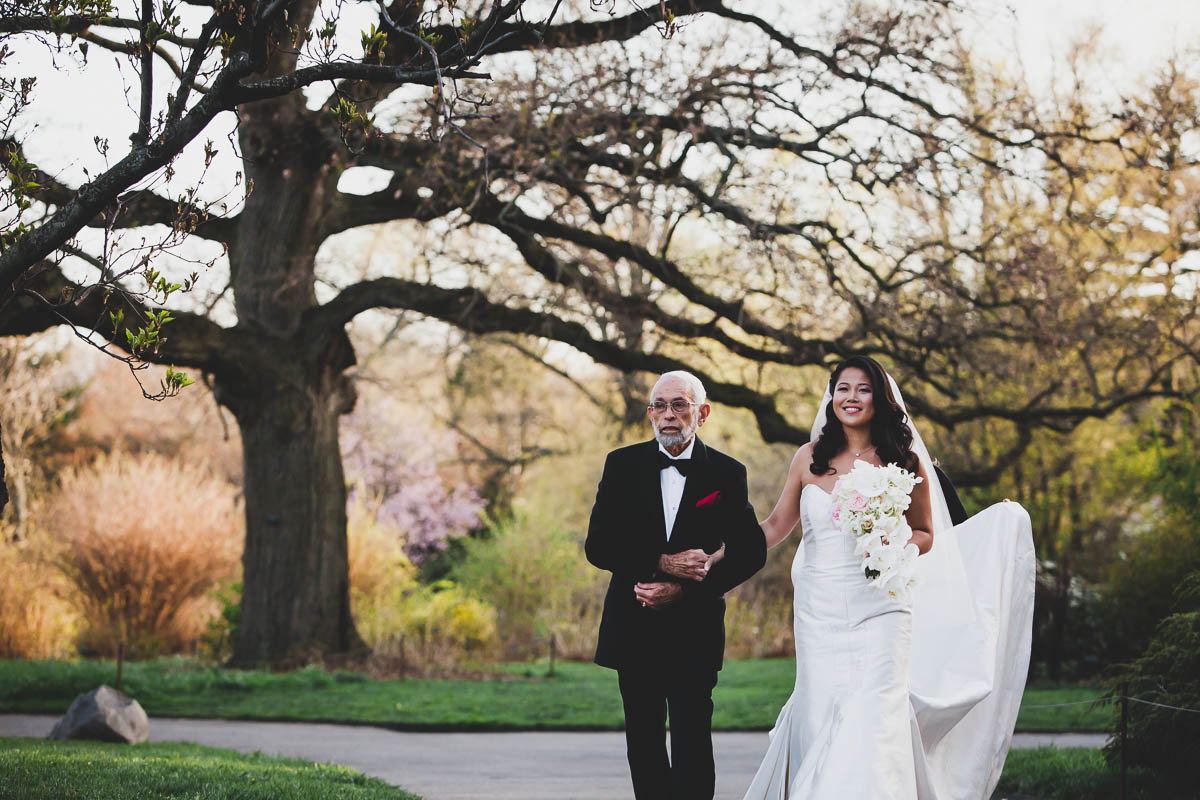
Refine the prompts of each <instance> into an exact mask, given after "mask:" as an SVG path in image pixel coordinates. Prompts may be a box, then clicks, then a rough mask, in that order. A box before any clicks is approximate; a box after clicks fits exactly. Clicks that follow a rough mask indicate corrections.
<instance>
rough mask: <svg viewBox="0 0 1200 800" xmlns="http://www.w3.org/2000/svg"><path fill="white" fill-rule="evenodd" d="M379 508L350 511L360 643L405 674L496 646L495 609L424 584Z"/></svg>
mask: <svg viewBox="0 0 1200 800" xmlns="http://www.w3.org/2000/svg"><path fill="white" fill-rule="evenodd" d="M376 511H377V509H373V508H370V507H368V506H367V505H365V504H363V503H356V504H354V505H352V506H351V508H350V515H349V517H350V519H349V525H348V527H347V532H348V539H349V547H350V605H351V610H352V612H353V614H354V622H355V625H357V627H358V631H359V633H360V634H361V635H362V637H363V639H364V640H365V641H366V642H367V644H368V645H370V646H371V649H372V650H373V651H374V653H375V655H376V656H378V657H379V658H380V659H381V660H382V661H385V662H387V663H388V664H390V665H391V666H393V667H395V668H397V669H399V670H400V671H402V672H408V671H410V670H412V669H414V668H415V669H416V671H418V672H430V671H439V670H444V669H451V668H453V667H454V666H455V665H456V664H458V663H459V662H461V661H463V660H466V659H468V658H471V657H479V656H481V655H483V654H484V653H485V652H486V650H487V648H489V647H490V646H492V645H493V644H494V642H495V636H496V611H495V609H493V608H492V607H491V606H490V605H488V603H486V602H484V601H483V600H480V599H479V597H478V596H477V595H476V593H474V592H472V591H469V590H468V589H467V588H466V587H464V586H461V585H458V584H456V583H455V582H453V581H449V580H442V581H436V582H434V583H432V584H428V585H426V584H423V583H421V582H420V581H419V580H418V576H417V570H416V568H415V567H414V566H413V564H412V562H411V561H410V560H409V559H408V556H406V555H405V554H404V538H403V536H402V535H401V534H400V532H399V531H397V530H395V529H393V528H391V527H389V526H388V525H387V524H385V523H382V522H380V521H379V517H378V515H377V513H375V512H376Z"/></svg>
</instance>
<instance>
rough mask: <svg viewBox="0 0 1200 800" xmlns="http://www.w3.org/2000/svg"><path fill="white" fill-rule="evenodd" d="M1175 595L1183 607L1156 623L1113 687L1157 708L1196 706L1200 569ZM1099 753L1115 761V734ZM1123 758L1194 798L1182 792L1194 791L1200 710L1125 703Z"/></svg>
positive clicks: (1199, 702)
mask: <svg viewBox="0 0 1200 800" xmlns="http://www.w3.org/2000/svg"><path fill="white" fill-rule="evenodd" d="M1176 598H1177V601H1178V602H1179V605H1180V606H1181V607H1186V608H1187V609H1188V610H1185V611H1181V613H1177V614H1172V615H1171V616H1169V617H1167V618H1166V619H1165V620H1163V621H1162V623H1161V624H1160V625H1159V626H1158V629H1157V631H1156V632H1155V634H1154V638H1153V639H1152V640H1151V642H1150V645H1149V647H1147V648H1146V652H1145V653H1143V654H1142V656H1141V657H1140V658H1138V659H1137V660H1136V661H1134V662H1133V663H1131V664H1129V665H1128V666H1127V667H1125V668H1124V669H1123V670H1122V671H1121V673H1120V674H1119V675H1118V686H1121V685H1124V686H1125V687H1126V690H1127V692H1128V694H1129V696H1130V697H1136V698H1138V699H1141V700H1148V701H1150V702H1152V703H1159V704H1161V705H1162V706H1175V707H1176V708H1189V709H1200V680H1198V679H1197V676H1200V602H1198V601H1200V572H1198V573H1195V574H1193V575H1192V576H1190V577H1189V579H1188V580H1186V581H1185V582H1184V583H1183V584H1182V585H1181V587H1180V590H1179V591H1178V592H1176ZM1118 713H1119V711H1118ZM1104 752H1105V756H1106V757H1107V758H1108V759H1109V761H1110V762H1112V763H1116V762H1117V760H1118V759H1119V758H1120V742H1119V740H1118V738H1117V737H1116V736H1114V737H1113V738H1112V739H1110V740H1109V742H1108V744H1107V745H1106V746H1105V750H1104ZM1126 758H1127V760H1128V763H1129V764H1130V765H1134V766H1143V767H1147V768H1149V769H1151V770H1153V771H1154V772H1156V773H1158V774H1159V775H1161V776H1162V777H1163V778H1164V779H1165V780H1166V781H1168V782H1170V783H1171V784H1173V788H1174V791H1176V792H1178V793H1179V794H1180V796H1194V795H1190V794H1188V793H1189V792H1194V790H1195V777H1194V774H1193V773H1192V769H1193V766H1194V765H1195V764H1197V763H1200V714H1197V713H1189V712H1186V711H1176V710H1173V709H1170V708H1163V707H1161V706H1151V705H1145V704H1143V703H1129V706H1128V732H1127V741H1126Z"/></svg>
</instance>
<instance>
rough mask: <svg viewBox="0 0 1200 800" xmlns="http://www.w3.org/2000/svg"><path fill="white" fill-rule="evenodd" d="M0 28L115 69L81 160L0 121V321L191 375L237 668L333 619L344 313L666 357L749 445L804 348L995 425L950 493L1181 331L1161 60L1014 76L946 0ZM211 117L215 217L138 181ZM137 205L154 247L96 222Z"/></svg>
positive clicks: (918, 409)
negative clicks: (332, 256)
mask: <svg viewBox="0 0 1200 800" xmlns="http://www.w3.org/2000/svg"><path fill="white" fill-rule="evenodd" d="M352 10H353V11H364V10H369V11H370V13H371V14H372V15H373V17H374V19H373V21H372V22H371V23H370V24H369V27H367V28H366V29H365V30H363V29H362V26H361V24H359V23H358V21H357V19H358V18H356V17H355V15H354V14H351V13H349V12H350V11H352ZM5 19H6V22H5V23H4V24H5V25H8V26H9V27H8V28H4V30H11V31H13V32H20V33H23V34H26V35H31V34H33V33H43V34H47V35H51V36H54V37H56V39H55V41H57V42H59V43H60V45H61V42H63V41H68V40H70V39H71V37H74V41H75V42H76V43H77V46H78V47H82V46H83V45H84V44H87V45H90V46H91V47H92V48H95V47H100V48H105V49H108V50H113V51H115V52H117V53H120V54H122V55H124V56H126V57H128V58H131V59H133V63H134V64H135V66H136V67H137V69H138V75H139V76H140V84H139V87H138V88H139V92H138V100H139V103H138V106H137V112H138V113H137V114H136V115H135V117H136V118H135V119H134V120H133V123H135V124H132V125H131V128H132V130H131V136H130V141H131V146H130V149H129V152H128V154H126V155H125V156H124V157H122V158H121V159H120V160H119V161H117V162H116V164H114V165H113V166H112V167H110V168H108V169H107V170H106V171H105V172H103V174H101V175H99V176H97V177H96V178H94V179H93V180H92V181H91V182H89V183H87V184H85V185H83V186H74V185H67V184H66V183H65V182H64V181H61V180H59V179H56V178H55V177H54V176H55V174H56V168H55V166H53V165H48V164H35V163H32V162H31V161H30V160H29V159H28V158H27V156H26V154H25V150H24V148H23V146H22V142H21V141H19V140H17V139H16V138H13V137H11V136H10V137H9V138H8V139H7V140H6V142H5V143H4V144H3V147H0V154H3V155H4V158H5V165H6V166H7V168H8V175H9V177H8V182H7V183H5V184H4V186H3V191H4V192H6V193H7V194H6V196H5V197H6V199H7V201H8V202H9V208H10V214H9V218H8V221H9V227H8V228H7V229H6V230H5V231H4V237H5V238H4V250H3V252H0V293H3V296H4V297H6V298H7V299H6V300H5V301H3V302H5V305H4V306H3V308H2V309H0V331H2V332H5V333H22V332H28V331H32V330H37V329H41V328H44V327H46V326H48V325H51V324H55V323H57V322H59V321H62V320H66V321H69V322H71V323H72V324H74V325H77V326H80V327H81V328H83V329H86V330H96V331H98V332H99V333H100V334H101V335H102V336H105V337H108V338H109V339H111V341H113V342H114V343H115V345H116V346H118V347H121V348H125V349H127V350H129V351H132V353H133V355H135V356H136V357H138V358H141V359H145V360H147V361H153V362H160V363H164V364H171V365H177V366H183V367H189V368H193V369H197V370H199V371H200V372H201V373H202V374H204V375H205V376H206V378H207V379H208V380H210V381H211V382H212V384H213V386H214V389H215V391H216V393H217V396H218V398H219V400H220V402H222V403H223V404H225V405H226V406H227V407H229V408H230V409H231V410H232V411H233V413H234V415H235V417H236V418H237V420H238V422H239V425H240V427H241V429H242V436H243V443H244V446H245V448H246V455H245V459H246V497H247V502H246V513H247V551H246V558H245V564H246V577H245V583H246V594H245V597H244V602H245V604H246V605H245V609H244V613H245V617H244V619H245V620H246V624H245V625H244V626H243V631H242V634H243V642H242V643H240V644H239V650H238V655H237V658H238V659H239V660H241V661H245V662H252V661H261V660H267V661H274V662H281V661H284V660H288V659H296V658H305V657H308V656H309V655H310V654H311V653H312V652H313V651H316V652H322V653H343V652H348V651H352V650H354V649H355V648H356V647H357V646H358V643H357V637H356V635H355V634H354V632H353V625H352V623H351V622H350V620H349V612H348V602H347V601H346V599H345V591H346V590H345V583H346V581H345V560H346V557H345V534H344V529H345V486H344V480H343V478H342V471H341V464H340V462H339V457H338V438H337V437H338V432H337V425H338V417H339V416H340V415H341V414H343V413H346V412H347V411H349V410H350V409H351V408H352V407H353V405H354V398H355V395H354V388H353V384H352V381H350V380H349V378H348V374H347V370H348V369H349V368H350V367H351V366H352V365H353V363H354V360H355V354H354V352H353V348H352V346H351V345H350V342H349V339H348V337H347V335H346V326H347V324H348V323H350V322H351V321H352V320H353V319H355V318H356V317H357V316H359V315H361V314H363V313H364V312H367V311H371V310H374V309H381V308H382V309H402V310H405V311H409V312H415V313H418V314H421V315H425V316H427V317H431V318H436V319H440V320H443V321H445V322H448V323H450V324H452V325H455V326H458V327H459V328H461V329H463V330H465V331H469V332H472V333H478V334H493V333H500V332H503V333H507V334H516V335H520V336H525V337H532V338H534V339H537V340H541V341H547V340H549V341H556V342H561V343H564V344H566V345H569V346H570V347H571V348H573V349H574V350H575V351H577V352H579V353H581V354H583V355H585V356H588V357H590V358H591V359H592V360H594V361H595V362H598V363H600V364H603V365H607V366H609V367H612V368H614V369H616V370H619V371H622V372H626V373H629V372H661V371H665V370H668V369H675V368H686V369H690V370H692V371H693V372H696V373H697V374H698V375H700V376H701V377H702V378H703V379H704V381H705V384H706V386H707V387H708V390H709V394H710V397H711V398H712V399H713V400H715V401H718V402H721V403H725V404H728V405H731V406H740V407H744V408H746V409H749V410H750V411H751V412H752V413H753V414H754V416H755V418H756V420H757V424H758V427H759V430H760V431H761V433H762V435H763V438H764V439H766V440H767V441H788V442H794V443H801V442H803V441H805V440H806V439H807V436H808V431H807V429H806V428H805V426H804V424H803V423H801V422H798V421H797V419H798V418H799V417H800V415H799V410H800V409H801V408H802V407H803V404H804V402H806V398H805V397H802V396H801V395H800V393H798V392H795V391H792V389H793V387H795V386H797V385H807V384H806V383H805V381H808V382H809V383H811V378H801V377H798V376H799V375H801V374H804V375H807V374H808V373H807V372H804V370H805V368H808V369H811V370H813V371H821V370H823V369H824V368H826V367H828V366H829V365H830V364H831V363H833V362H835V361H836V360H838V359H840V358H842V357H844V356H846V355H849V354H851V353H867V354H872V355H877V356H879V357H880V358H881V359H883V360H885V361H886V362H887V363H888V364H889V366H890V367H891V368H892V369H893V370H894V371H895V373H896V376H897V379H898V380H899V381H900V382H901V383H902V384H903V385H904V388H905V393H906V399H907V400H908V402H909V405H910V407H911V408H912V409H913V411H914V412H915V413H917V414H919V415H920V416H922V417H924V418H926V419H928V420H930V421H932V422H934V423H937V424H938V425H939V426H942V427H943V428H946V429H949V430H959V431H966V430H972V431H973V430H978V429H980V428H981V427H984V426H986V427H987V428H988V430H989V431H990V432H991V435H990V437H989V439H988V441H989V442H991V443H992V446H991V447H990V448H989V449H988V450H987V451H986V452H982V451H981V452H976V453H974V455H975V456H977V458H976V459H975V460H974V461H971V462H968V461H966V460H964V461H963V462H962V463H961V465H960V469H959V470H958V472H957V474H956V475H955V478H956V480H957V481H958V482H960V483H964V482H965V483H980V482H986V481H988V480H991V479H993V478H994V477H995V476H996V475H997V474H998V473H999V472H1000V471H1001V470H1003V469H1004V468H1005V466H1006V465H1008V464H1009V463H1011V461H1012V459H1013V458H1015V457H1016V456H1017V455H1018V454H1019V453H1020V452H1021V451H1022V450H1023V449H1024V448H1026V447H1027V446H1028V445H1029V443H1030V442H1031V441H1032V439H1033V436H1034V433H1035V432H1036V431H1037V430H1039V429H1051V430H1060V431H1062V430H1070V429H1072V428H1073V427H1074V426H1076V425H1078V424H1079V423H1080V422H1081V421H1083V420H1085V419H1089V418H1094V417H1101V416H1105V415H1107V414H1109V413H1111V411H1112V410H1113V409H1115V408H1119V407H1121V406H1122V405H1125V404H1128V403H1131V402H1135V401H1137V400H1140V399H1145V398H1151V397H1157V396H1175V395H1179V394H1180V393H1181V392H1183V391H1184V390H1185V389H1186V388H1187V387H1184V386H1181V385H1180V381H1181V380H1185V379H1186V373H1185V372H1181V371H1180V367H1181V365H1182V364H1185V363H1188V362H1194V360H1195V357H1196V354H1197V352H1200V351H1198V350H1197V344H1198V343H1197V333H1198V330H1197V326H1196V319H1195V312H1196V308H1195V304H1196V292H1195V282H1194V275H1193V274H1192V273H1193V270H1194V267H1195V261H1194V260H1189V253H1190V252H1191V251H1192V250H1193V249H1194V248H1195V247H1196V244H1197V219H1196V214H1195V207H1196V191H1195V190H1196V177H1197V175H1196V172H1195V160H1194V157H1195V153H1194V152H1193V151H1191V150H1189V149H1188V147H1189V144H1188V142H1189V138H1188V137H1190V136H1194V133H1195V130H1196V123H1197V118H1196V115H1197V110H1196V103H1195V94H1196V87H1195V84H1194V83H1193V82H1192V81H1191V80H1190V79H1189V78H1188V76H1186V75H1184V74H1181V73H1178V72H1169V73H1166V74H1164V75H1163V76H1162V77H1161V79H1160V80H1159V81H1158V83H1157V85H1155V86H1154V87H1152V89H1151V90H1150V91H1148V92H1147V93H1146V94H1145V95H1144V96H1143V97H1141V98H1138V99H1134V100H1130V101H1125V102H1120V101H1113V102H1111V103H1109V104H1104V103H1101V102H1099V101H1098V100H1096V98H1093V97H1090V96H1088V95H1087V94H1086V92H1087V88H1086V86H1083V85H1080V86H1078V87H1076V88H1075V90H1074V95H1073V96H1070V97H1066V98H1056V100H1058V101H1059V102H1051V103H1046V102H1042V101H1039V100H1038V98H1036V97H1034V96H1032V95H1031V94H1030V93H1029V92H1028V91H1027V90H1026V89H1025V88H1024V87H1023V86H1022V85H1021V84H1020V83H1018V82H1014V81H1010V80H1008V79H1006V78H1005V77H1004V76H1003V75H1001V74H999V73H997V72H995V71H989V69H988V68H987V67H986V66H984V65H981V64H979V63H976V62H975V61H973V60H972V56H971V54H970V53H969V52H968V51H967V50H966V49H965V48H964V46H963V45H962V38H961V36H960V31H959V28H958V20H959V17H958V16H957V11H956V9H955V8H954V7H953V4H950V3H948V2H940V1H939V0H924V2H916V3H897V4H895V5H894V6H889V5H886V4H883V5H879V6H868V5H854V6H847V7H846V8H842V9H838V10H837V11H836V13H829V14H827V15H818V14H817V13H816V12H805V13H797V12H796V11H795V10H789V9H786V8H782V7H775V6H774V5H773V4H770V3H766V2H763V3H758V4H740V3H739V4H737V5H736V7H735V6H734V4H732V3H724V2H719V1H718V0H686V1H684V2H660V3H656V4H647V5H646V7H644V8H643V7H641V6H640V5H639V4H637V3H635V2H629V3H623V2H620V0H613V1H612V2H594V1H589V2H587V3H584V2H578V1H577V2H568V1H567V0H562V1H561V2H540V3H534V2H523V1H522V0H509V1H508V2H490V1H489V2H482V0H479V1H478V2H466V1H465V0H459V1H458V2H450V1H449V0H446V1H445V2H434V0H427V1H426V2H417V1H416V0H396V2H392V3H384V4H378V5H375V4H366V3H362V4H359V3H319V2H315V0H295V1H293V2H286V1H285V0H275V1H274V2H257V3H256V2H232V0H229V1H224V0H218V2H215V3H214V2H199V0H197V2H194V3H177V4H172V3H169V2H168V3H166V4H162V5H159V6H153V5H152V4H150V3H148V2H144V3H142V5H141V7H140V9H133V8H132V4H131V5H130V10H129V13H128V14H127V15H126V16H120V15H118V14H117V12H116V10H115V9H114V8H113V7H111V6H110V5H109V4H97V3H92V4H84V5H80V6H78V7H71V6H69V5H64V4H61V3H48V4H47V12H46V13H45V14H42V15H40V16H39V15H34V16H30V15H28V14H25V15H24V16H22V15H21V14H15V15H11V14H10V15H9V16H7V17H6V18H5ZM111 37H115V38H111ZM155 60H158V61H159V62H161V63H164V64H166V66H167V68H168V71H169V72H170V74H171V75H172V76H173V79H172V80H171V81H169V82H168V83H169V86H164V85H163V82H162V81H158V82H155V81H154V80H153V76H154V75H156V74H158V73H157V72H156V71H155V70H154V68H153V67H152V64H153V63H154V62H155ZM88 69H91V66H90V62H89V66H88ZM14 80H15V79H14ZM318 84H320V86H321V87H326V86H327V87H329V88H328V90H327V91H324V90H322V91H321V92H318V91H317V85H318ZM6 86H7V87H8V88H6V90H5V91H6V95H5V96H6V98H9V99H10V101H11V102H14V103H17V104H18V105H19V103H20V95H21V91H22V90H21V86H22V84H20V83H19V82H10V83H9V84H7V85H6ZM14 87H15V88H14ZM32 90H33V88H32V87H31V88H30V91H32ZM228 110H234V111H236V114H237V127H236V137H237V156H238V158H239V160H240V162H241V171H242V174H243V176H244V179H245V180H244V184H243V187H242V188H240V189H239V190H238V193H239V196H238V197H237V198H236V200H237V202H236V203H235V205H236V210H233V211H229V210H223V209H222V207H221V205H220V201H211V200H210V201H204V200H202V199H201V197H202V196H203V195H202V193H201V192H199V191H193V190H191V189H189V190H187V191H184V192H182V193H176V194H175V195H171V194H169V193H167V194H164V193H162V192H160V191H156V190H155V188H143V187H142V185H141V184H139V183H138V182H139V181H142V180H144V179H146V178H147V176H153V175H157V174H160V173H159V172H156V171H164V172H165V171H168V170H170V169H171V168H172V167H171V163H172V159H173V158H174V157H175V156H176V155H177V154H178V153H179V152H180V151H181V150H182V149H183V148H185V147H187V146H188V143H189V142H192V141H193V140H195V139H197V137H198V136H199V134H200V133H201V132H202V131H203V130H204V129H205V127H206V126H207V125H208V124H209V123H211V122H212V120H213V119H214V118H215V117H216V115H218V114H220V113H222V112H224V111H228ZM197 146H198V145H197ZM204 147H205V148H206V150H205V159H204V160H205V161H206V162H207V161H209V160H210V159H209V157H208V156H207V152H208V148H211V147H213V146H212V145H211V144H206V145H204ZM362 168H371V170H364V169H362ZM354 175H359V176H364V180H365V179H366V176H370V175H373V176H375V177H376V178H377V185H375V186H374V187H373V188H371V189H368V190H366V191H365V193H363V192H361V191H354V190H353V186H351V185H350V184H353V183H354V182H353V181H348V182H345V181H343V177H346V176H354ZM380 176H382V177H380ZM379 225H390V226H394V227H396V226H398V227H399V228H400V229H401V230H402V231H404V232H405V233H404V234H403V236H404V237H406V238H407V241H408V245H407V246H406V247H404V248H402V249H400V250H399V251H397V252H388V253H382V254H373V255H372V257H371V261H370V263H360V264H357V265H354V266H356V267H357V270H349V272H351V273H355V274H357V275H360V276H361V278H354V279H349V280H347V278H346V275H347V272H348V271H347V270H345V269H342V270H338V269H335V268H333V266H327V265H326V264H324V263H323V262H322V253H323V252H326V251H327V247H328V246H329V243H331V242H334V241H338V240H340V238H344V237H346V236H352V235H354V232H355V231H359V230H361V229H364V228H368V227H370V226H379ZM151 226H158V227H156V228H155V227H151ZM134 228H138V229H139V230H146V229H151V230H159V231H163V232H164V233H163V238H162V240H161V242H160V243H159V244H158V245H154V244H152V245H150V246H148V247H137V248H127V249H121V248H119V247H112V246H111V244H109V243H110V242H111V241H113V240H119V239H120V236H121V234H122V233H123V232H127V231H131V230H132V229H134ZM88 230H93V231H100V232H102V233H103V234H105V235H104V236H102V237H100V238H99V239H96V238H95V237H92V238H89V237H88V236H87V235H86V234H87V231H88ZM183 235H187V236H190V237H193V238H201V239H206V240H209V241H212V242H215V243H216V244H217V245H218V246H219V247H220V249H221V255H220V256H218V257H217V258H216V259H214V260H213V263H214V264H215V265H217V266H215V267H214V268H213V270H214V271H219V270H223V269H224V267H225V265H227V267H228V280H227V282H225V285H223V286H222V287H220V289H219V291H218V292H217V293H216V299H215V300H214V303H219V302H220V301H221V300H222V299H224V298H231V300H232V308H231V309H230V312H231V315H232V317H233V318H234V319H235V320H236V322H235V324H232V325H229V324H224V323H223V322H221V321H220V320H219V317H218V316H217V315H214V314H213V313H211V311H212V309H211V308H204V307H198V306H199V304H192V305H191V306H190V307H189V306H188V304H186V303H181V302H177V301H176V300H174V299H173V298H177V297H178V292H179V290H180V289H184V288H188V287H189V286H191V285H193V283H194V280H193V279H192V278H191V276H167V275H166V274H165V271H166V270H167V266H166V264H167V261H166V260H159V259H158V256H159V255H160V254H161V253H162V252H163V251H164V249H165V248H166V247H167V246H168V243H171V242H173V241H174V240H173V237H176V236H183ZM96 241H99V242H100V243H101V246H100V247H99V249H97V248H95V247H92V248H91V249H89V244H90V243H94V242H96ZM217 274H222V275H223V274H224V273H223V272H217ZM81 276H82V277H81ZM213 307H216V306H215V305H214V306H213ZM167 309H169V310H167ZM168 318H169V319H168ZM164 324H165V325H166V327H165V328H164V327H163V326H164ZM175 374H176V375H177V373H175ZM176 380H179V379H176ZM171 388H172V387H171V386H166V385H165V386H164V387H163V389H164V391H167V390H170V389H171ZM625 402H626V403H627V404H630V405H632V404H634V403H640V402H642V400H641V398H637V397H633V396H632V395H629V396H627V397H626V398H625ZM281 553H286V554H288V557H286V558H283V557H280V554H281ZM297 586H302V587H303V588H302V589H300V590H294V589H295V587H297Z"/></svg>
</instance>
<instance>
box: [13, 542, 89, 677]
mask: <svg viewBox="0 0 1200 800" xmlns="http://www.w3.org/2000/svg"><path fill="white" fill-rule="evenodd" d="M0 575H3V576H4V589H3V591H0V658H38V659H44V658H54V657H56V656H57V657H61V656H63V655H65V654H67V653H68V652H70V651H72V650H74V646H73V644H72V640H73V639H74V636H75V626H76V623H77V616H78V615H77V614H76V612H75V611H74V609H73V608H72V606H71V604H70V603H69V602H68V600H67V593H68V591H69V587H68V586H67V585H66V583H65V582H64V581H63V579H62V576H61V575H59V574H58V573H57V572H56V571H55V570H54V569H52V568H51V567H50V566H49V565H48V564H47V563H46V559H45V537H44V536H42V535H40V534H39V533H36V532H33V533H31V534H30V535H29V538H28V539H26V540H24V541H20V542H13V541H11V537H10V535H9V532H8V530H7V526H0Z"/></svg>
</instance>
